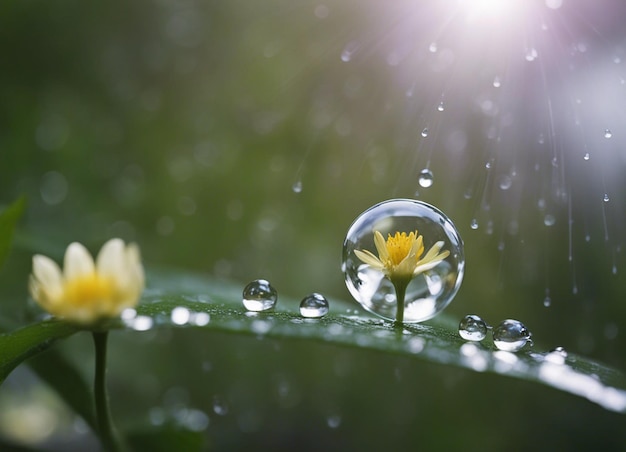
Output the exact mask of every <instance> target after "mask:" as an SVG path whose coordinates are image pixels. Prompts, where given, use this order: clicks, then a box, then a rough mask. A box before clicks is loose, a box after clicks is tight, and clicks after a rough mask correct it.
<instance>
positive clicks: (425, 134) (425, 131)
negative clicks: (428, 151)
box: [422, 127, 428, 138]
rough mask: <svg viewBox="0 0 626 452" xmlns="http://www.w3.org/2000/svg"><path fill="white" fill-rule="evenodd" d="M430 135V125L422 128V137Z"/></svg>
mask: <svg viewBox="0 0 626 452" xmlns="http://www.w3.org/2000/svg"><path fill="white" fill-rule="evenodd" d="M427 136H428V127H424V130H422V137H423V138H426V137H427Z"/></svg>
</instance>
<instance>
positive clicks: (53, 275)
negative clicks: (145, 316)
mask: <svg viewBox="0 0 626 452" xmlns="http://www.w3.org/2000/svg"><path fill="white" fill-rule="evenodd" d="M63 267H64V269H63V271H61V269H60V268H59V266H58V265H57V264H56V262H54V261H53V260H52V259H50V258H48V257H46V256H42V255H40V254H37V255H35V256H33V273H32V275H31V276H30V281H29V289H30V293H31V296H32V297H33V298H34V299H35V301H37V303H39V304H40V305H41V307H42V308H43V309H45V310H46V311H48V312H49V313H50V314H52V315H54V316H56V317H60V318H63V319H66V320H69V321H71V322H75V323H80V324H93V323H95V322H97V321H98V320H100V319H103V318H112V317H117V316H118V315H119V314H120V313H121V312H122V311H123V310H124V309H126V308H130V307H133V306H135V305H136V304H137V301H138V300H139V296H140V295H141V292H142V291H143V287H144V272H143V267H142V265H141V258H140V255H139V248H138V247H137V246H136V245H135V244H129V245H125V244H124V242H123V241H122V240H120V239H112V240H109V241H108V242H107V243H105V244H104V246H103V247H102V249H101V250H100V253H98V257H97V258H96V261H95V262H94V260H93V258H92V256H91V254H89V252H88V251H87V249H86V248H85V247H84V246H83V245H81V244H80V243H76V242H75V243H72V244H70V245H69V246H68V247H67V250H66V251H65V258H64V264H63Z"/></svg>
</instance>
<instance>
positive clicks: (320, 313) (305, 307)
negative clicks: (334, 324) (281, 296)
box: [300, 293, 329, 319]
mask: <svg viewBox="0 0 626 452" xmlns="http://www.w3.org/2000/svg"><path fill="white" fill-rule="evenodd" d="M328 309H329V306H328V300H327V299H326V297H324V296H323V295H320V294H318V293H312V294H311V295H307V296H306V297H304V298H303V299H302V301H301V302H300V315H301V316H302V317H307V318H309V319H319V318H320V317H324V316H325V315H326V314H328Z"/></svg>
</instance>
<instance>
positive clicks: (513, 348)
mask: <svg viewBox="0 0 626 452" xmlns="http://www.w3.org/2000/svg"><path fill="white" fill-rule="evenodd" d="M531 336H532V335H531V333H530V331H528V329H527V328H526V327H525V326H524V324H523V323H522V322H520V321H519V320H512V319H507V320H503V321H502V322H501V323H500V324H499V325H498V326H497V327H495V328H494V329H493V343H494V345H495V346H496V347H497V348H498V349H500V350H504V351H506V352H517V351H519V350H521V349H522V348H523V347H524V346H525V345H526V344H527V343H528V344H530V345H532V339H531Z"/></svg>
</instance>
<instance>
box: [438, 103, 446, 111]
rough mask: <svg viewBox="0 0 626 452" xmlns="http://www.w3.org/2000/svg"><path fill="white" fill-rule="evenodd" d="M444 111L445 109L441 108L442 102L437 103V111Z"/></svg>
mask: <svg viewBox="0 0 626 452" xmlns="http://www.w3.org/2000/svg"><path fill="white" fill-rule="evenodd" d="M443 110H445V107H444V106H443V101H441V102H439V105H437V111H443Z"/></svg>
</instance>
